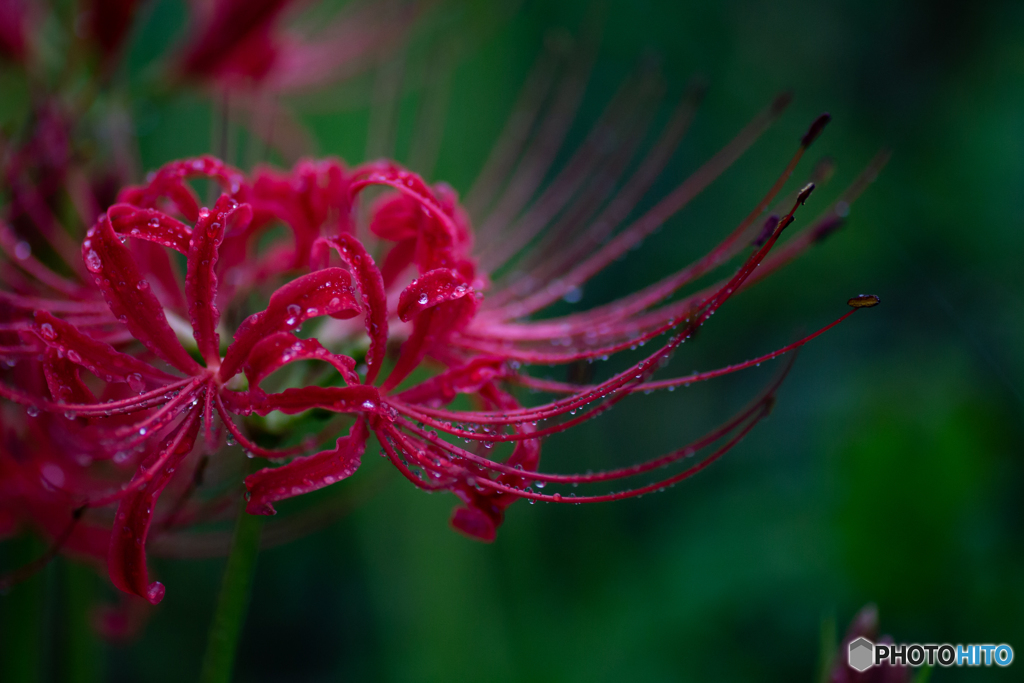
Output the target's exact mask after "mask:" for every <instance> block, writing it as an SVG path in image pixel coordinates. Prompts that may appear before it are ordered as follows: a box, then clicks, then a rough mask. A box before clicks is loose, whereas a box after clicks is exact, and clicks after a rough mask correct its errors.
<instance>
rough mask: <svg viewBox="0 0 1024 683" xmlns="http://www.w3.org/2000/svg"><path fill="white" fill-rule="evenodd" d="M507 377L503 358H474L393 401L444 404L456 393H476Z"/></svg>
mask: <svg viewBox="0 0 1024 683" xmlns="http://www.w3.org/2000/svg"><path fill="white" fill-rule="evenodd" d="M511 374H512V373H511V371H510V370H509V368H508V365H507V364H506V362H505V359H504V358H498V357H484V358H474V359H473V360H471V361H469V362H468V363H466V364H465V365H461V366H459V367H457V368H452V369H450V370H447V371H446V372H444V373H442V374H440V375H435V376H434V377H431V378H430V379H428V380H426V381H424V382H420V383H419V384H417V385H416V386H414V387H412V388H410V389H407V390H405V391H403V392H402V393H400V394H398V396H397V397H396V398H398V399H400V400H402V401H404V402H406V403H412V404H416V403H428V402H437V403H439V404H447V403H451V401H453V400H454V399H455V396H456V394H461V393H476V392H478V391H480V389H481V388H482V387H483V386H484V385H486V384H489V383H490V382H492V381H493V380H495V379H501V378H503V377H507V376H509V375H511ZM517 407H518V406H517Z"/></svg>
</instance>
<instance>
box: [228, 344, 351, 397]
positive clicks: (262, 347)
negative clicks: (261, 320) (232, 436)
mask: <svg viewBox="0 0 1024 683" xmlns="http://www.w3.org/2000/svg"><path fill="white" fill-rule="evenodd" d="M300 360H322V361H326V362H328V363H330V364H331V365H333V366H334V367H335V368H337V369H338V372H340V373H341V376H342V377H344V378H345V382H347V383H348V384H358V383H359V377H358V375H356V373H355V367H356V362H355V361H354V360H353V359H351V358H349V357H348V356H342V355H338V354H334V353H331V352H330V351H328V350H327V349H325V348H324V347H323V346H322V345H321V344H320V342H318V341H317V340H316V339H299V338H298V337H296V336H295V335H294V334H291V333H290V332H277V333H275V334H272V335H270V336H269V337H264V338H263V339H261V340H260V341H259V342H258V343H257V344H256V346H254V347H253V348H252V351H250V352H249V358H248V359H247V360H246V362H245V376H246V378H247V379H248V380H249V387H250V390H254V389H256V388H257V387H259V385H260V382H262V381H263V379H264V378H266V377H267V376H268V375H270V374H271V373H273V372H274V371H275V370H278V369H279V368H281V367H283V366H284V365H286V364H288V363H293V362H295V361H300Z"/></svg>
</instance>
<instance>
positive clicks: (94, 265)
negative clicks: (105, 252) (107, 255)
mask: <svg viewBox="0 0 1024 683" xmlns="http://www.w3.org/2000/svg"><path fill="white" fill-rule="evenodd" d="M85 267H86V268H88V269H89V272H90V273H98V272H100V271H101V270H103V261H101V260H100V255H99V254H97V253H96V250H95V249H90V250H89V251H87V252H86V254H85Z"/></svg>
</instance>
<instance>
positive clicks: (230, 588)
mask: <svg viewBox="0 0 1024 683" xmlns="http://www.w3.org/2000/svg"><path fill="white" fill-rule="evenodd" d="M262 529H263V518H262V517H260V516H258V515H250V514H247V513H246V512H245V509H244V508H243V509H242V510H240V511H239V514H238V521H237V523H236V524H235V537H234V540H233V541H232V543H231V554H230V555H228V564H227V566H226V567H225V568H224V580H223V581H222V583H221V588H220V596H219V597H218V598H217V607H216V609H215V611H214V613H213V622H212V623H211V624H210V634H209V638H208V639H207V641H206V654H205V656H204V657H203V669H202V673H201V674H200V677H199V680H200V682H201V683H229V681H230V680H231V673H232V670H233V669H234V665H235V652H236V651H237V649H238V640H239V637H240V636H241V634H242V625H243V624H245V613H246V611H247V609H248V607H249V594H250V592H251V590H252V581H253V576H254V574H255V572H256V556H257V555H258V554H259V550H260V532H261V531H262Z"/></svg>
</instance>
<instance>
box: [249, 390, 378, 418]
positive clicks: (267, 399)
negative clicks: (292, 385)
mask: <svg viewBox="0 0 1024 683" xmlns="http://www.w3.org/2000/svg"><path fill="white" fill-rule="evenodd" d="M311 408H323V409H325V410H330V411H332V412H335V413H374V414H383V411H384V406H383V405H382V404H381V400H380V393H379V392H378V391H377V389H375V388H374V387H370V386H366V385H365V384H360V385H357V386H352V387H316V386H312V387H299V388H296V389H285V390H284V391H282V392H280V393H278V394H266V395H265V396H262V397H258V398H256V397H254V398H253V400H252V409H253V410H254V411H255V412H256V413H258V414H259V415H266V414H267V413H269V412H271V411H274V410H280V411H281V412H282V413H286V414H288V415H294V414H296V413H301V412H304V411H306V410H310V409H311ZM389 419H390V418H389Z"/></svg>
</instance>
